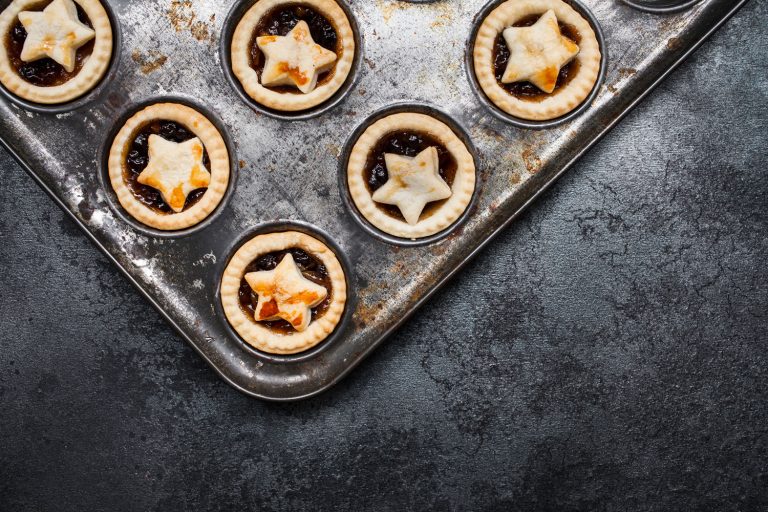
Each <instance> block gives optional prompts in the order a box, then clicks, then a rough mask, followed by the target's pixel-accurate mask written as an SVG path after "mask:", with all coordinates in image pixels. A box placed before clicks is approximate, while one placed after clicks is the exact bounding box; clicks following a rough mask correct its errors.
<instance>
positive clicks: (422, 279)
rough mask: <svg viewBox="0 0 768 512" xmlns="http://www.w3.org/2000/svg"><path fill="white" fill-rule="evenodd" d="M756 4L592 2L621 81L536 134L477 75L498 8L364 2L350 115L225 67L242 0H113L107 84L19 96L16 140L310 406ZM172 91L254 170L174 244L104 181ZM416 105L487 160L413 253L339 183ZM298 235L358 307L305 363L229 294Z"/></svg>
mask: <svg viewBox="0 0 768 512" xmlns="http://www.w3.org/2000/svg"><path fill="white" fill-rule="evenodd" d="M625 1H627V0H625ZM744 1H745V0H741V1H733V0H702V1H701V2H699V3H696V4H695V5H692V6H690V8H688V9H686V10H683V11H678V12H676V13H674V14H664V15H659V14H650V13H647V12H642V11H639V10H637V9H634V8H632V7H630V6H628V5H626V4H624V3H621V2H619V1H605V0H584V2H583V3H584V5H585V6H586V7H587V8H589V9H590V10H591V11H592V14H593V15H594V17H595V19H596V20H598V22H599V25H600V26H601V27H602V32H603V36H604V45H603V46H604V49H605V50H606V51H605V52H604V54H606V55H610V60H609V61H607V62H606V69H605V80H604V83H603V85H602V86H600V87H599V88H598V89H597V90H596V96H595V97H594V99H593V100H592V101H591V103H590V104H588V108H586V109H585V110H584V111H583V112H582V113H581V114H580V115H578V116H577V117H574V118H573V119H571V120H569V121H567V122H564V123H563V124H560V125H558V126H553V127H547V128H545V129H537V130H531V129H524V128H520V127H518V126H514V125H513V124H511V123H509V122H507V120H504V119H501V118H499V117H498V116H497V115H496V113H494V112H492V110H491V107H490V106H488V105H485V104H483V102H481V101H480V100H479V96H478V94H476V92H475V91H474V89H473V85H472V83H471V82H472V81H471V80H470V79H468V69H467V62H466V53H467V47H468V44H469V43H468V41H469V38H470V34H471V33H472V31H473V30H474V24H473V20H475V19H476V18H477V14H478V13H479V12H481V11H482V10H483V8H484V7H485V2H484V1H482V0H462V1H460V2H459V1H454V0H444V1H438V2H429V3H422V2H418V3H416V2H402V1H397V0H355V1H350V2H349V5H348V8H349V11H350V12H351V13H353V15H354V18H355V20H356V27H357V31H358V37H359V39H360V41H361V43H362V44H361V45H360V46H359V48H361V49H362V52H363V54H361V55H360V57H359V58H358V60H357V65H356V69H355V71H354V72H353V76H352V78H351V79H350V82H349V86H350V87H349V90H348V92H346V94H344V93H342V95H341V97H340V101H339V102H338V103H337V104H336V105H334V106H333V108H330V109H325V108H324V107H322V108H321V110H322V111H321V112H313V113H312V116H313V117H310V116H300V119H294V120H290V121H288V120H285V119H281V118H276V117H275V116H274V115H270V114H273V113H265V112H261V111H260V110H259V109H258V108H254V106H253V104H252V102H249V101H245V100H244V98H243V97H242V96H241V94H240V93H239V92H238V90H237V84H236V83H234V82H232V80H231V76H230V73H229V71H225V69H226V68H227V66H228V63H227V57H226V53H225V52H224V50H222V47H225V46H226V37H225V41H224V42H222V41H221V39H220V37H219V34H222V33H224V34H225V36H226V34H227V32H226V31H224V30H223V29H224V26H225V24H227V26H229V24H230V23H231V20H230V21H227V16H228V15H229V13H235V12H242V11H241V10H240V9H242V8H243V5H242V4H243V2H234V1H233V0H228V1H220V0H219V1H215V0H195V1H192V2H179V1H171V0H162V1H157V0H109V1H108V3H109V5H110V6H111V8H112V9H111V11H112V12H113V15H114V17H115V18H116V19H117V20H118V23H119V28H118V27H117V26H115V27H114V28H115V34H116V36H115V37H116V52H117V54H116V55H115V57H114V60H113V68H114V69H113V70H111V71H110V74H109V76H108V78H107V79H106V80H104V82H102V84H101V85H100V86H99V88H98V90H97V91H95V92H94V93H92V94H89V95H87V96H86V97H84V98H83V99H82V100H78V101H75V102H73V103H72V104H70V105H67V106H62V107H55V108H47V107H46V108H43V107H32V106H29V105H25V104H24V103H23V102H19V101H15V100H9V99H8V97H7V95H4V97H3V99H2V100H0V114H1V115H0V141H1V142H2V143H3V145H4V146H5V147H7V149H8V150H9V151H10V152H11V153H12V154H13V155H14V156H15V157H16V158H17V159H18V160H19V162H20V163H21V165H22V167H23V168H25V169H26V170H27V171H28V172H29V173H30V175H31V176H32V177H33V178H34V179H35V180H36V181H37V182H38V183H39V184H40V186H41V187H42V188H43V189H44V190H46V192H48V193H49V194H50V195H51V197H52V198H53V200H54V201H56V202H57V203H58V204H59V205H60V206H61V207H62V208H63V209H64V210H65V211H67V212H68V213H69V214H70V215H71V216H72V217H73V218H74V219H75V221H76V222H77V223H78V224H79V225H80V226H81V227H82V228H83V230H84V232H85V233H86V234H87V235H88V236H89V237H90V238H91V240H93V242H94V243H95V244H96V245H97V246H98V247H99V248H101V249H102V250H103V251H104V252H105V253H106V254H107V256H108V257H109V258H110V259H111V260H112V261H113V262H114V263H115V264H116V265H117V266H118V268H119V269H120V270H121V271H122V272H123V273H124V274H125V275H126V276H127V278H128V279H129V280H130V281H131V282H132V283H133V284H134V285H136V287H137V288H138V289H139V290H140V291H141V292H142V293H143V294H144V295H145V296H146V297H147V299H148V300H149V301H150V302H151V303H152V304H153V305H154V306H155V307H156V308H157V309H158V310H159V311H160V313H161V314H162V315H163V316H164V317H165V318H166V319H167V320H168V321H169V322H170V323H171V324H172V325H173V326H174V327H175V328H176V329H177V330H178V331H179V333H181V335H182V336H183V337H184V338H185V339H186V340H187V341H188V342H189V343H190V344H191V345H192V346H193V347H194V348H195V349H196V350H197V351H198V352H199V353H200V355H201V356H202V357H203V358H204V359H205V360H206V361H207V362H208V363H209V364H210V365H211V366H212V367H213V368H214V369H215V370H216V371H217V372H218V373H219V374H220V375H221V376H222V378H223V379H225V380H226V381H227V382H229V383H230V384H231V385H232V386H234V387H235V388H237V389H239V390H241V391H242V392H244V393H247V394H250V395H252V396H255V397H259V398H264V399H269V400H295V399H300V398H305V397H308V396H311V395H314V394H316V393H319V392H321V391H323V390H324V389H327V388H328V387H330V386H332V385H333V384H334V383H336V382H338V381H339V379H341V378H342V377H343V376H344V375H346V374H347V373H348V372H349V371H350V370H351V369H352V368H354V367H355V366H356V365H357V364H358V363H359V362H360V361H361V360H362V359H363V358H364V357H366V356H367V355H368V354H369V353H370V352H371V351H372V350H373V349H374V348H376V346H378V345H379V344H380V343H382V342H383V341H384V339H385V338H386V337H387V335H388V334H390V333H391V332H392V331H393V330H395V329H396V328H397V327H398V326H399V325H401V324H402V322H403V321H405V319H406V318H407V317H408V316H409V315H411V314H413V312H414V311H415V310H416V309H417V308H418V307H419V306H420V305H421V304H422V303H424V301H425V300H427V299H428V298H429V297H430V296H431V295H432V293H434V291H435V290H436V289H437V288H438V287H440V285H442V284H443V283H445V281H446V280H447V279H449V278H450V277H451V276H453V275H454V274H456V273H457V272H458V271H459V270H460V269H461V267H462V265H463V264H464V263H466V262H467V261H468V260H469V259H470V258H471V257H472V256H473V255H474V254H476V253H477V251H478V250H480V248H481V247H483V246H484V245H485V244H486V243H487V242H488V241H489V240H490V239H491V238H492V237H493V236H494V235H495V234H496V233H498V232H499V231H500V230H501V229H503V228H504V227H505V226H506V225H508V224H509V223H510V222H512V221H513V220H514V219H515V217H516V216H517V215H518V214H519V213H520V212H521V211H522V210H523V209H524V208H525V207H526V206H528V205H529V204H530V203H531V202H532V201H533V200H534V199H535V198H536V197H537V196H538V195H539V194H540V193H541V192H542V191H543V190H545V189H546V188H547V187H548V186H549V185H550V184H551V183H552V182H554V181H555V180H556V179H557V178H558V177H559V176H560V175H562V174H563V173H564V172H565V171H566V170H567V169H568V168H569V166H570V165H571V164H572V163H573V162H574V161H575V160H576V159H577V158H578V157H579V156H581V155H582V154H583V153H584V152H585V151H587V150H588V149H589V148H590V147H591V146H592V145H593V144H594V143H595V142H596V141H597V140H598V139H599V138H600V137H601V136H602V135H604V134H605V133H606V132H607V131H608V130H609V129H610V128H611V127H612V126H613V125H615V124H616V123H617V122H618V121H619V120H620V119H621V118H622V117H623V116H624V115H625V114H626V113H627V112H628V111H629V110H630V109H631V108H632V107H633V106H634V105H635V104H637V103H638V102H639V101H640V100H641V99H642V98H643V97H644V96H645V95H646V94H647V93H648V92H649V91H650V90H651V89H653V88H654V87H655V86H656V85H657V84H658V83H659V82H660V81H661V80H662V79H663V78H664V77H665V76H666V75H667V74H668V73H669V72H670V71H671V70H672V69H673V68H674V67H675V66H677V65H678V64H679V63H680V62H681V61H682V60H683V59H685V58H686V57H687V56H688V55H689V54H690V53H691V52H692V51H693V50H694V49H695V48H696V47H697V46H698V45H699V44H700V43H701V42H702V41H703V40H704V39H706V38H707V37H708V36H709V35H710V34H711V33H712V32H713V31H714V30H716V29H717V28H718V27H719V26H720V25H721V24H722V23H723V22H724V21H725V20H727V19H728V17H730V16H731V15H732V14H733V13H734V12H735V11H736V10H737V9H738V8H739V7H740V6H741V5H742V4H743V3H744ZM8 3H9V1H8V0H0V7H1V8H5V7H6V6H7V5H8ZM250 3H251V2H250V1H249V2H247V4H250ZM647 3H650V2H647ZM235 4H237V5H235ZM230 29H231V27H230ZM166 98H175V99H182V100H184V101H185V102H187V103H191V104H194V105H197V106H199V107H200V108H201V109H202V110H203V111H204V112H205V113H206V114H207V115H209V116H210V117H211V118H212V120H213V121H214V122H216V123H218V124H219V126H220V127H221V128H222V131H223V135H224V136H225V138H226V140H227V143H228V146H229V149H230V152H231V154H230V158H231V159H232V161H233V163H235V164H237V165H236V168H235V169H234V170H235V171H236V172H235V174H236V175H237V176H236V178H237V179H233V180H232V186H231V187H232V188H231V192H230V195H231V197H229V198H228V200H227V201H226V204H224V205H222V207H220V208H219V210H217V212H216V214H215V215H216V216H215V218H213V219H212V220H211V221H210V222H207V223H206V224H205V225H204V226H203V227H202V228H199V229H192V230H189V232H187V233H184V234H183V235H182V236H178V234H176V235H174V236H171V237H168V236H164V235H160V234H159V233H154V232H151V230H147V229H144V228H141V229H137V227H135V226H134V224H133V223H131V222H127V220H126V219H125V218H124V217H125V216H124V215H122V214H121V211H120V209H119V206H117V205H114V204H113V203H114V201H113V200H112V199H111V196H110V194H111V191H110V190H108V189H105V188H104V187H105V185H106V183H105V182H104V180H103V174H101V173H103V172H105V171H104V169H103V166H104V165H105V160H104V148H105V147H108V144H110V143H111V139H110V137H111V136H112V135H113V134H114V131H115V129H116V125H117V123H119V121H120V119H122V118H123V117H124V116H125V114H126V113H127V112H130V111H133V110H135V109H136V108H138V106H139V105H142V104H146V103H147V102H153V101H157V100H163V99H166ZM403 103H412V104H416V105H417V106H418V107H419V108H426V107H427V106H431V107H433V108H436V109H437V111H439V112H442V114H443V115H444V116H447V117H449V118H450V119H451V120H452V121H453V122H454V123H453V124H454V126H456V127H459V131H461V132H465V136H467V137H468V138H469V139H470V140H471V143H472V144H471V146H472V148H473V150H474V153H475V155H476V160H477V162H478V164H479V166H478V175H477V177H478V179H477V193H476V197H475V199H474V204H473V206H472V207H471V209H470V211H469V212H468V214H467V215H466V217H465V218H464V219H462V220H460V221H459V223H457V225H456V226H455V227H453V228H452V230H451V231H450V232H449V233H447V234H445V235H444V236H442V237H436V238H435V239H434V240H429V241H428V242H427V243H421V244H414V245H412V244H398V243H395V242H397V241H392V240H386V239H384V238H382V237H380V236H375V235H374V234H372V233H371V232H370V230H369V229H366V228H365V226H364V225H363V224H362V223H361V220H360V219H359V218H356V216H355V213H354V212H353V210H352V208H351V207H350V204H349V200H348V198H345V193H346V192H345V187H344V184H343V183H340V172H341V171H340V166H341V164H340V159H343V157H344V151H345V148H347V147H348V143H349V142H350V140H351V139H352V137H353V136H354V133H355V130H356V128H357V127H360V126H362V125H363V123H364V122H365V120H367V119H369V118H370V117H371V116H374V115H376V114H377V113H379V112H381V111H383V110H384V109H387V108H390V107H391V106H392V105H396V104H397V105H401V104H403ZM233 178H234V176H233ZM286 227H292V228H296V229H302V230H305V231H309V232H311V233H312V234H314V235H315V236H318V237H321V238H325V239H327V240H328V241H329V243H331V245H332V248H334V250H335V251H337V253H338V254H339V256H340V258H341V260H342V262H343V264H344V266H345V268H346V270H347V278H348V284H349V287H350V293H351V297H352V299H351V300H350V302H349V304H348V310H347V312H346V313H345V317H344V320H343V321H342V322H341V325H340V326H339V327H338V328H337V330H336V331H335V333H334V335H333V337H332V338H331V339H329V340H327V341H326V342H325V343H323V344H321V345H319V346H318V347H317V348H316V349H314V350H312V351H310V352H308V353H305V354H300V355H297V356H271V355H267V354H263V353H261V352H258V351H256V350H254V349H252V348H250V347H249V346H248V345H247V344H245V343H244V342H243V341H241V340H240V339H239V337H237V336H236V335H235V334H234V333H233V332H232V330H231V329H230V327H229V326H228V324H227V322H226V320H225V319H224V317H223V315H222V314H221V309H220V305H219V297H218V293H219V291H218V288H219V282H220V278H221V274H222V271H223V269H224V266H225V265H226V262H227V260H228V258H229V257H230V256H231V254H232V252H233V250H234V248H236V247H237V246H238V244H240V243H242V242H243V241H244V240H245V239H247V237H248V236H250V235H252V234H253V233H255V232H261V231H263V230H264V229H285V228H286Z"/></svg>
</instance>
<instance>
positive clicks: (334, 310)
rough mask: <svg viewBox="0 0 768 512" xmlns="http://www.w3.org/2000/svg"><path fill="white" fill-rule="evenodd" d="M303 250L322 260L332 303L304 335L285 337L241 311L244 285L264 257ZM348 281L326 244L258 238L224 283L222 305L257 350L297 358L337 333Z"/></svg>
mask: <svg viewBox="0 0 768 512" xmlns="http://www.w3.org/2000/svg"><path fill="white" fill-rule="evenodd" d="M292 248H299V249H302V250H304V251H306V252H307V253H309V254H310V255H312V256H313V257H314V258H317V259H318V260H320V261H321V262H322V263H323V265H325V268H326V269H327V271H328V277H329V278H330V280H331V303H330V305H329V307H328V310H327V311H326V312H325V314H324V315H323V316H321V317H320V318H317V319H315V320H313V321H312V322H311V323H310V324H309V327H307V329H306V330H305V331H302V332H298V331H297V332H293V333H290V334H282V333H278V332H276V331H273V330H271V329H269V328H268V327H265V326H264V325H262V324H259V323H258V322H256V321H255V320H254V319H253V318H250V317H249V316H248V315H247V314H246V313H245V311H243V309H242V308H241V307H240V296H239V293H240V282H241V280H242V279H243V276H244V275H245V269H246V267H248V265H249V264H250V263H251V262H252V261H253V260H255V259H256V258H258V257H259V256H261V255H264V254H269V253H271V252H276V251H282V250H285V249H292ZM346 302H347V281H346V278H345V277H344V270H343V269H342V267H341V263H339V260H338V259H337V258H336V255H335V254H334V252H333V251H332V250H331V249H330V248H329V247H328V246H327V245H325V244H324V243H323V242H321V241H319V240H318V239H316V238H314V237H312V236H309V235H307V234H304V233H300V232H298V231H285V232H278V233H269V234H265V235H256V236H255V237H253V238H252V239H251V240H249V241H248V242H246V243H245V244H244V245H243V246H242V247H240V249H238V250H237V252H235V254H234V256H232V259H231V260H230V262H229V264H228V265H227V268H226V269H225V270H224V275H223V277H222V279H221V305H222V307H223V309H224V314H225V315H226V317H227V320H228V321H229V323H230V325H232V327H233V328H234V329H235V331H236V332H237V333H238V334H239V335H240V336H241V337H242V338H243V340H245V341H246V342H247V343H248V344H250V345H252V346H253V347H255V348H257V349H258V350H261V351H263V352H267V353H270V354H296V353H298V352H304V351H306V350H309V349H310V348H312V347H314V346H315V345H317V344H318V343H320V342H321V341H323V340H324V339H326V338H327V337H328V336H330V335H331V333H332V332H333V331H334V329H335V328H336V326H337V325H338V323H339V322H340V321H341V317H342V315H343V314H344V306H345V305H346Z"/></svg>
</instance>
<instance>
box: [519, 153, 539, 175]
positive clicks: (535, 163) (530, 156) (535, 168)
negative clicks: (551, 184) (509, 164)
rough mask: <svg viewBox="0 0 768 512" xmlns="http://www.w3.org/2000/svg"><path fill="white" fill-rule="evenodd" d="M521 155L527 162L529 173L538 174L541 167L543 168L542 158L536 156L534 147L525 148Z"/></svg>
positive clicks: (526, 166)
mask: <svg viewBox="0 0 768 512" xmlns="http://www.w3.org/2000/svg"><path fill="white" fill-rule="evenodd" d="M521 155H522V157H523V162H524V163H525V168H526V169H528V172H529V173H531V174H536V173H537V172H539V169H540V168H541V158H539V157H538V156H536V153H535V150H534V148H531V147H527V148H525V149H524V150H523V152H522V153H521Z"/></svg>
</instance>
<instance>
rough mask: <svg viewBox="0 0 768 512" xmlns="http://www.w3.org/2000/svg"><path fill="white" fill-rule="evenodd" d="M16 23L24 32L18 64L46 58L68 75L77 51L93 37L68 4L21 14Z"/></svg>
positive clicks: (60, 1) (56, 0) (59, 1)
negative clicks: (21, 61)
mask: <svg viewBox="0 0 768 512" xmlns="http://www.w3.org/2000/svg"><path fill="white" fill-rule="evenodd" d="M19 21H20V22H21V24H22V25H23V26H24V30H26V31H27V38H26V39H25V40H24V47H23V48H22V50H21V60H23V61H24V62H31V61H34V60H38V59H42V58H45V57H50V58H51V59H53V60H55V61H56V62H58V63H59V64H61V65H62V67H63V68H64V69H65V70H67V72H68V73H71V72H72V71H74V70H75V57H76V55H77V49H78V48H80V47H81V46H83V45H84V44H85V43H87V42H88V41H90V40H91V39H93V38H94V37H95V36H96V32H94V31H93V29H91V28H88V26H87V25H84V24H83V23H80V20H78V19H77V7H75V4H74V2H73V1H72V0H53V2H51V3H50V4H48V6H47V7H46V8H45V9H43V10H42V11H39V12H37V11H22V12H20V13H19Z"/></svg>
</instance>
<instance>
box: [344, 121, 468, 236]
mask: <svg viewBox="0 0 768 512" xmlns="http://www.w3.org/2000/svg"><path fill="white" fill-rule="evenodd" d="M395 130H413V131H416V132H426V133H428V134H429V135H431V136H432V137H434V138H435V139H437V140H438V141H440V143H442V144H443V145H444V146H445V148H446V149H447V150H448V151H449V152H450V153H451V154H452V155H453V158H454V159H455V160H456V164H457V168H456V175H455V176H454V179H453V184H452V185H451V197H449V198H448V199H446V200H445V202H444V203H443V204H442V206H440V208H438V209H437V210H435V211H434V212H432V214H431V215H430V216H428V217H426V218H425V219H421V220H419V221H418V222H417V223H416V224H408V223H407V222H406V221H405V220H401V219H396V218H394V217H392V216H390V215H388V214H386V213H385V212H384V211H382V209H381V208H379V207H378V206H377V203H376V202H375V201H374V200H373V197H372V195H371V192H370V191H369V190H368V187H367V186H366V181H365V176H364V173H365V166H366V162H367V160H368V155H369V153H370V152H371V151H372V150H373V149H374V147H375V146H376V144H377V143H378V142H379V141H380V140H381V138H382V137H384V136H385V135H387V134H389V133H391V132H393V131H395ZM347 183H348V185H349V193H350V196H351V197H352V201H353V202H354V203H355V206H357V209H358V210H359V211H360V213H361V214H362V215H363V217H365V219H366V220H368V222H370V223H371V224H373V225H374V226H375V227H377V228H378V229H380V230H382V231H384V232H385V233H389V234H390V235H394V236H397V237H401V238H410V239H417V238H423V237H426V236H430V235H434V234H435V233H439V232H440V231H443V230H444V229H446V228H447V227H449V226H450V225H451V224H453V223H454V222H456V220H458V218H459V217H461V215H462V214H463V213H464V211H465V210H466V209H467V207H468V206H469V203H470V202H471V201H472V194H473V193H474V191H475V160H474V158H472V154H471V153H470V152H469V150H468V149H467V147H466V146H465V145H464V142H462V140H461V139H460V138H459V137H458V136H457V135H456V134H455V133H454V132H453V130H451V128H450V127H449V126H448V125H446V124H445V123H443V122H442V121H439V120H437V119H435V118H434V117H431V116H428V115H426V114H416V113H412V112H403V113H398V114H392V115H389V116H387V117H384V118H382V119H379V120H378V121H376V122H375V123H373V124H372V125H370V126H369V127H368V128H367V129H366V130H365V131H364V132H363V134H362V135H361V136H360V138H359V139H357V141H356V142H355V145H354V146H353V148H352V151H351V153H350V155H349V161H348V163H347Z"/></svg>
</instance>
